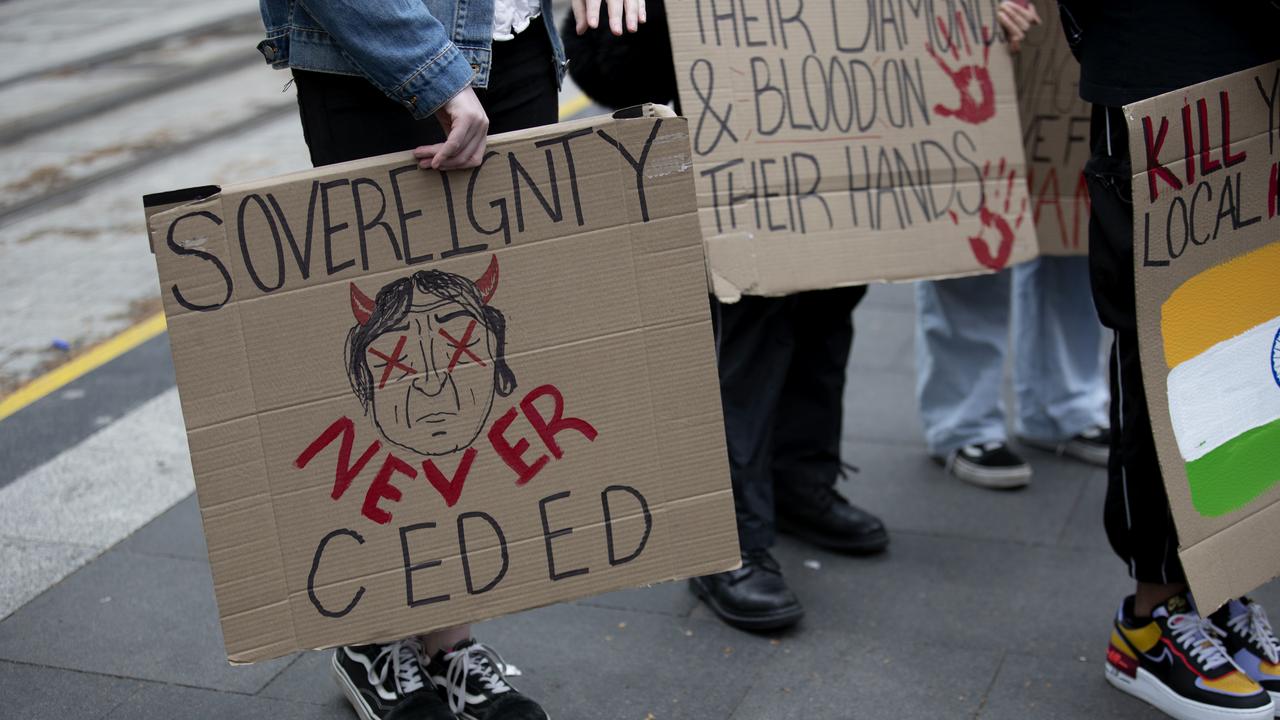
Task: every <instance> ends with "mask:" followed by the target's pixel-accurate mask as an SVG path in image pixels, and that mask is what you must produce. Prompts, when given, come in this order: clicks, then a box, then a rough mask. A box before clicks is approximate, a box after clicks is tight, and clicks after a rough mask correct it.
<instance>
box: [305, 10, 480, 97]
mask: <svg viewBox="0 0 1280 720" xmlns="http://www.w3.org/2000/svg"><path fill="white" fill-rule="evenodd" d="M299 5H301V6H302V8H303V9H304V10H305V11H306V12H307V14H309V15H310V16H311V18H312V19H314V20H315V21H316V23H318V24H319V25H320V26H321V28H322V29H323V30H324V31H325V32H327V33H328V34H329V36H330V37H332V38H333V40H334V42H336V43H337V45H338V47H339V48H340V49H341V51H342V53H343V55H345V56H346V57H347V59H348V60H350V61H351V63H352V65H354V66H355V67H356V68H358V69H359V70H360V72H361V74H363V75H364V76H365V77H366V78H368V79H369V81H370V82H372V83H373V84H375V85H377V86H378V87H379V88H380V89H381V90H382V91H383V92H384V93H386V94H387V96H389V97H390V98H391V99H393V100H395V101H397V102H399V103H400V104H402V105H404V106H405V107H407V108H408V109H409V110H410V112H412V113H413V115H414V117H416V118H424V117H428V116H430V115H431V114H432V113H434V112H435V111H436V110H437V109H439V108H440V106H441V105H443V104H444V103H445V102H447V101H448V100H449V99H450V98H452V97H453V96H454V95H457V94H458V93H459V92H461V91H462V90H463V88H465V87H467V85H468V84H469V83H470V82H471V78H472V72H473V71H472V67H471V64H470V63H468V62H467V60H466V58H465V57H463V55H462V53H461V52H460V51H459V50H458V48H457V46H455V45H454V44H453V42H452V41H451V40H450V39H449V33H448V32H447V31H446V30H445V28H444V25H442V24H441V23H440V21H439V20H437V19H436V18H435V17H433V16H432V15H431V13H430V12H429V11H428V10H427V7H426V5H425V4H423V3H422V2H418V1H417V0H299Z"/></svg>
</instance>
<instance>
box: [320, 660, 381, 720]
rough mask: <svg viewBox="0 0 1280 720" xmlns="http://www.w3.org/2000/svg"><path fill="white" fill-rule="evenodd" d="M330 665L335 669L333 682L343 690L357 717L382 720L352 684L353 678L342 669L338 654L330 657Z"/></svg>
mask: <svg viewBox="0 0 1280 720" xmlns="http://www.w3.org/2000/svg"><path fill="white" fill-rule="evenodd" d="M330 658H331V662H330V665H331V666H332V667H333V680H334V682H336V683H338V687H340V688H342V694H343V695H345V696H347V702H349V703H351V708H352V709H353V710H355V711H356V715H358V716H359V717H360V720H382V718H380V717H378V716H377V714H376V713H374V712H373V708H371V707H369V703H368V701H366V700H365V699H364V695H361V694H360V691H359V690H357V689H356V686H355V683H353V682H351V678H350V677H349V676H348V675H347V673H346V671H345V670H343V669H342V665H341V664H339V663H338V656H337V654H336V653H335V654H333V655H331V656H330Z"/></svg>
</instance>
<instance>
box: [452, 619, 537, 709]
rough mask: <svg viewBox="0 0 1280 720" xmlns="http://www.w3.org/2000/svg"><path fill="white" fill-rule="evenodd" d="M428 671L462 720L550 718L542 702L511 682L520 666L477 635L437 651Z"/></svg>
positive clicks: (517, 673)
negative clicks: (515, 664)
mask: <svg viewBox="0 0 1280 720" xmlns="http://www.w3.org/2000/svg"><path fill="white" fill-rule="evenodd" d="M427 672H428V673H429V674H430V676H431V680H432V681H433V682H434V683H435V684H436V687H438V688H439V689H440V692H441V693H443V695H444V697H445V698H446V699H447V700H448V703H449V709H450V710H453V712H455V713H457V715H458V718H459V720H550V718H549V716H548V715H547V713H546V711H544V710H543V709H542V707H541V706H539V705H538V703H536V702H534V701H533V700H530V699H529V698H528V697H527V696H525V695H523V694H521V693H520V691H518V690H516V689H515V688H514V687H512V686H511V683H509V682H507V677H508V676H513V675H519V674H520V670H519V669H518V668H517V667H516V666H514V665H508V664H506V663H505V662H503V660H502V658H501V657H500V656H499V655H498V653H496V652H494V651H493V649H492V648H490V647H488V646H487V645H482V644H480V643H478V642H476V641H475V640H474V639H470V640H463V641H462V642H460V643H458V644H457V645H454V646H453V650H450V651H449V652H445V651H444V650H440V651H437V652H436V654H435V656H434V657H432V658H431V662H430V663H429V664H428V665H427Z"/></svg>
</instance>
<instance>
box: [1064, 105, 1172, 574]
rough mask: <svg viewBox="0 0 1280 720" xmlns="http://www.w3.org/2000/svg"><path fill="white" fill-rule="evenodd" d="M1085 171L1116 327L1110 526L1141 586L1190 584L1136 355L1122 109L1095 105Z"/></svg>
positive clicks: (1100, 275)
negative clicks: (1088, 155)
mask: <svg viewBox="0 0 1280 720" xmlns="http://www.w3.org/2000/svg"><path fill="white" fill-rule="evenodd" d="M1090 144H1091V153H1090V158H1089V162H1088V163H1087V164H1086V165H1085V178H1086V180H1087V181H1088V184H1089V199H1090V201H1091V202H1092V203H1093V211H1092V213H1091V214H1090V217H1089V277H1090V280H1091V282H1092V284H1093V301H1094V305H1096V306H1097V308H1098V317H1099V318H1100V319H1101V320H1102V324H1103V325H1105V326H1107V327H1109V328H1111V329H1112V330H1113V331H1114V333H1115V340H1114V343H1113V345H1112V348H1111V458H1110V462H1109V463H1108V466H1107V501H1106V509H1105V511H1104V513H1105V514H1104V521H1105V524H1106V528H1107V539H1108V540H1109V541H1110V542H1111V547H1112V548H1113V549H1114V550H1115V551H1116V554H1117V555H1119V556H1120V559H1122V560H1124V561H1125V563H1126V564H1127V565H1128V566H1129V574H1130V575H1131V576H1132V577H1133V578H1134V579H1135V580H1137V581H1139V582H1149V583H1177V582H1185V581H1186V575H1184V574H1183V571H1182V563H1181V561H1179V560H1178V535H1177V531H1176V529H1175V527H1174V524H1173V515H1172V513H1171V512H1170V510H1169V498H1168V496H1167V495H1166V493H1165V490H1164V481H1163V479H1162V476H1161V474H1160V465H1159V462H1158V461H1157V458H1156V446H1155V440H1154V438H1153V436H1152V433H1151V415H1150V413H1149V412H1148V410H1147V395H1146V391H1145V390H1144V389H1143V385H1142V365H1141V363H1140V361H1139V355H1138V333H1137V310H1136V297H1135V294H1134V279H1133V194H1132V188H1131V187H1130V178H1131V177H1132V173H1131V171H1130V164H1129V133H1128V130H1127V128H1126V126H1125V120H1124V114H1123V113H1122V112H1121V111H1120V108H1106V107H1102V106H1099V105H1095V106H1094V108H1093V122H1092V128H1091V132H1090Z"/></svg>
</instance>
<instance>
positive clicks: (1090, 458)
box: [1018, 425, 1111, 467]
mask: <svg viewBox="0 0 1280 720" xmlns="http://www.w3.org/2000/svg"><path fill="white" fill-rule="evenodd" d="M1018 439H1019V440H1020V441H1022V443H1023V444H1025V445H1029V446H1031V447H1033V448H1039V449H1040V450H1048V451H1049V452H1052V453H1057V454H1058V455H1062V456H1065V457H1069V458H1075V459H1076V460H1079V461H1081V462H1086V463H1089V464H1090V465H1097V466H1098V467H1106V466H1107V459H1108V458H1109V457H1110V456H1111V430H1109V429H1108V428H1104V427H1101V426H1098V425H1095V426H1093V427H1090V428H1086V429H1085V430H1084V432H1082V433H1080V434H1078V435H1073V436H1072V437H1070V438H1067V440H1066V442H1061V443H1051V442H1045V441H1043V440H1037V439H1035V438H1029V437H1019V438H1018Z"/></svg>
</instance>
